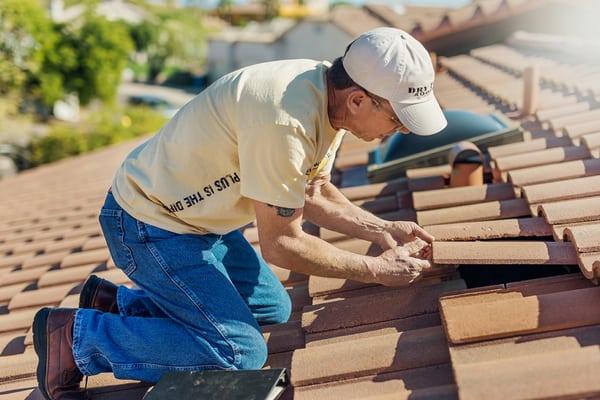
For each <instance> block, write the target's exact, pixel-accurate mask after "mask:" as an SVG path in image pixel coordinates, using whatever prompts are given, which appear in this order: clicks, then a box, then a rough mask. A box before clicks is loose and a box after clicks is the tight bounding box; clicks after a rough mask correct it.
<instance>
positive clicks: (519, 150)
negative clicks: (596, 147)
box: [488, 136, 572, 159]
mask: <svg viewBox="0 0 600 400" xmlns="http://www.w3.org/2000/svg"><path fill="white" fill-rule="evenodd" d="M571 145H572V143H571V139H570V138H568V137H564V136H561V137H551V138H540V139H534V140H528V141H526V142H519V143H510V144H505V145H502V146H495V147H490V148H489V149H488V153H489V155H490V157H491V158H492V159H496V158H498V157H504V156H510V155H517V154H523V153H530V152H533V151H540V150H546V149H551V148H554V147H567V146H571Z"/></svg>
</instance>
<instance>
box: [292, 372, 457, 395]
mask: <svg viewBox="0 0 600 400" xmlns="http://www.w3.org/2000/svg"><path fill="white" fill-rule="evenodd" d="M452 382H453V379H452V369H451V368H450V365H449V364H440V365H435V366H432V367H425V368H415V369H410V370H406V371H398V372H391V373H379V374H377V375H368V376H365V377H361V378H357V379H352V380H346V381H341V382H330V383H325V384H321V385H311V386H301V387H299V388H295V389H294V400H317V399H318V400H338V399H348V400H357V399H367V400H372V399H379V400H387V399H394V400H408V399H438V400H450V399H455V398H456V388H455V386H454V385H453V384H452Z"/></svg>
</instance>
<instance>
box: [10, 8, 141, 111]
mask: <svg viewBox="0 0 600 400" xmlns="http://www.w3.org/2000/svg"><path fill="white" fill-rule="evenodd" d="M132 49H133V43H132V41H131V39H130V36H129V32H128V31H127V29H126V28H125V27H124V26H123V24H121V23H117V22H110V21H108V20H106V19H105V18H102V17H98V16H95V15H93V14H91V13H87V14H85V15H84V16H83V19H82V20H80V21H77V23H75V24H72V25H69V26H67V25H56V24H54V23H53V22H52V21H51V20H50V19H49V17H48V15H47V14H46V12H45V10H44V9H43V7H42V5H41V4H40V2H39V0H1V1H0V96H6V95H8V93H9V92H16V93H19V94H20V96H21V99H22V100H27V101H37V102H39V103H41V104H42V105H44V106H46V108H50V107H52V105H53V104H54V102H55V101H57V100H59V99H61V98H63V97H64V95H65V93H66V92H67V93H70V92H76V93H77V94H78V95H79V98H80V100H81V102H82V103H83V104H86V103H88V102H89V101H90V100H91V99H93V98H99V99H101V100H103V101H110V100H112V99H113V98H114V97H115V94H116V91H117V87H118V85H119V82H120V79H121V73H122V71H123V68H124V67H125V65H126V63H127V60H128V57H129V53H130V52H131V51H132Z"/></svg>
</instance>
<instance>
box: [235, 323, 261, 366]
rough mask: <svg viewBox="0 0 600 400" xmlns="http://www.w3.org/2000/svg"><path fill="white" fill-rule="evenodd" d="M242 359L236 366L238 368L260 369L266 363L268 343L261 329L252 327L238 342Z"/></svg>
mask: <svg viewBox="0 0 600 400" xmlns="http://www.w3.org/2000/svg"><path fill="white" fill-rule="evenodd" d="M238 346H239V348H240V359H239V361H238V362H237V363H236V365H235V367H237V368H238V369H260V368H262V367H263V366H264V365H265V362H266V361H267V356H268V350H267V343H266V342H265V339H264V338H263V335H262V333H261V332H259V331H255V330H254V329H251V330H249V331H248V334H247V335H245V336H244V338H243V339H242V340H240V342H239V343H238Z"/></svg>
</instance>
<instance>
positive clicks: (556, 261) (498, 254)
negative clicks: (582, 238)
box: [433, 241, 577, 265]
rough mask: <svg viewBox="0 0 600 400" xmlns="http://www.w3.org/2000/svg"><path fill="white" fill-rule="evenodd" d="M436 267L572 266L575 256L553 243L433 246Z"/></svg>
mask: <svg viewBox="0 0 600 400" xmlns="http://www.w3.org/2000/svg"><path fill="white" fill-rule="evenodd" d="M433 261H434V262H435V263H436V264H532V265H533V264H547V265H575V264H577V260H576V252H575V251H574V249H573V247H572V246H571V245H570V244H568V243H556V242H526V241H518V242H510V241H499V242H494V241H489V242H478V243H477V245H476V246H475V245H473V243H472V242H434V243H433Z"/></svg>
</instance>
